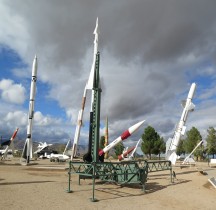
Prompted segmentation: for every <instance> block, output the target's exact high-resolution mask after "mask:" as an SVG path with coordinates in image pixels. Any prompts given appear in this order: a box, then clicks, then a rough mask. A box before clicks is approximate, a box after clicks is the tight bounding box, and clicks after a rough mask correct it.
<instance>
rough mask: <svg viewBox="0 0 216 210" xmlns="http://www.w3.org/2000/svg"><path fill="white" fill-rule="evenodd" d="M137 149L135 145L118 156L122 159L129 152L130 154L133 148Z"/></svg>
mask: <svg viewBox="0 0 216 210" xmlns="http://www.w3.org/2000/svg"><path fill="white" fill-rule="evenodd" d="M134 149H135V147H131V148H130V149H128V150H127V151H126V152H123V153H122V154H121V155H119V156H118V160H119V161H121V160H123V159H124V158H125V157H127V155H128V154H130V153H131V152H132V151H133V150H134Z"/></svg>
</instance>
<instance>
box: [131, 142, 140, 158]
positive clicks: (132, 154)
mask: <svg viewBox="0 0 216 210" xmlns="http://www.w3.org/2000/svg"><path fill="white" fill-rule="evenodd" d="M140 141H141V139H139V141H138V142H137V143H136V146H135V148H134V150H133V152H132V153H131V155H130V156H129V158H130V159H132V158H134V153H135V152H136V150H137V147H138V145H139V143H140Z"/></svg>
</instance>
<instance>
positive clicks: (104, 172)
mask: <svg viewBox="0 0 216 210" xmlns="http://www.w3.org/2000/svg"><path fill="white" fill-rule="evenodd" d="M99 61H100V54H99V52H98V53H97V56H96V63H95V77H94V78H95V79H94V87H93V90H94V100H93V119H92V121H91V125H90V126H92V129H91V133H90V136H89V144H90V145H89V148H90V151H89V152H90V154H88V155H91V157H90V158H88V159H86V160H87V161H85V159H84V162H75V161H70V162H69V171H68V175H69V177H68V181H69V183H68V189H67V192H72V190H71V174H78V175H79V184H80V179H87V178H90V179H92V198H91V201H92V202H95V201H97V199H96V198H95V182H96V179H100V180H101V181H104V182H112V183H117V184H120V185H125V184H141V185H142V190H143V192H145V184H146V181H147V176H148V172H152V171H161V170H170V176H171V182H172V166H171V162H170V161H145V160H142V161H124V162H103V160H102V161H101V160H99V159H100V158H99V139H100V133H99V131H100V99H101V88H100V78H99ZM90 139H91V140H90ZM90 159H91V160H92V161H89V162H88V160H90Z"/></svg>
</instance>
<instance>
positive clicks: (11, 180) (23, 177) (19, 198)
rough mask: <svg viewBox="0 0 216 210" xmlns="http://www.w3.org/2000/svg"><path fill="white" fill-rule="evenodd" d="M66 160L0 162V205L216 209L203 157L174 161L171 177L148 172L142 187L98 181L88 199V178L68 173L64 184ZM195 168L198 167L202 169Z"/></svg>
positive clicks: (211, 173) (212, 173)
mask: <svg viewBox="0 0 216 210" xmlns="http://www.w3.org/2000/svg"><path fill="white" fill-rule="evenodd" d="M67 167H68V163H53V162H49V160H37V161H32V162H31V164H30V165H28V166H22V165H20V164H19V159H13V160H8V161H1V162H0V205H1V207H0V208H1V209H4V210H10V209H16V210H19V209H22V210H25V209H26V210H31V209H37V210H38V209H39V210H43V209H52V210H55V209H64V210H67V209H82V210H85V209H103V210H104V209H109V210H110V209H112V210H114V209H124V210H127V209H129V210H132V209H148V210H151V209H159V208H160V209H166V210H169V209H181V210H182V209H188V210H193V209H196V210H197V209H205V210H214V209H216V188H214V187H213V186H212V185H211V184H210V182H209V181H208V179H209V178H211V177H216V168H210V167H209V166H208V164H207V163H199V162H198V163H197V164H196V166H193V167H185V168H180V167H179V165H178V164H177V165H176V166H175V167H173V170H174V171H175V173H176V179H175V180H174V183H171V182H170V174H169V171H161V172H151V173H149V174H148V181H147V184H146V193H143V192H142V187H141V186H128V187H122V186H119V185H115V184H109V183H102V182H100V181H97V182H96V190H95V198H96V199H97V200H98V202H91V198H92V181H91V180H81V185H78V175H76V174H75V175H72V179H71V180H72V183H71V190H72V193H67V190H68V174H67V171H66V170H65V168H67ZM197 168H198V169H202V170H203V171H204V174H202V173H200V172H199V171H198V170H197Z"/></svg>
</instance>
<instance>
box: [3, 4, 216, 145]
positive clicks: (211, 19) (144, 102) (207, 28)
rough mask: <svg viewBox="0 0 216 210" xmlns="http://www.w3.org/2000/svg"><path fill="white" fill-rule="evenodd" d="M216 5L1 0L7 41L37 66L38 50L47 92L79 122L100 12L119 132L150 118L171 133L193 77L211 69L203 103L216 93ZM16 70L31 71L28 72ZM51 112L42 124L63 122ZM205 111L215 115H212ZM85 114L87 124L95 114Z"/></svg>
mask: <svg viewBox="0 0 216 210" xmlns="http://www.w3.org/2000/svg"><path fill="white" fill-rule="evenodd" d="M215 6H216V2H214V1H211V0H206V1H205V2H204V1H202V0H189V1H184V0H183V1H171V0H164V1H161V0H154V1H152V0H147V1H142V0H134V1H133V2H131V1H123V0H119V1H109V2H108V1H105V0H102V1H100V2H98V1H96V0H92V1H73V2H71V1H68V0H64V1H63V3H62V2H59V1H57V0H52V1H51V0H48V1H41V0H38V1H37V2H33V1H30V0H28V1H26V2H25V4H23V3H22V1H20V0H17V1H13V2H12V1H1V3H0V12H1V20H0V25H1V28H2V30H1V32H0V43H1V44H2V45H4V46H8V47H10V48H11V49H13V50H14V51H15V52H16V53H17V54H19V56H20V57H21V58H22V60H23V63H26V64H27V66H28V68H27V69H28V71H29V72H30V71H31V65H32V61H33V58H34V54H37V56H38V64H39V65H38V82H41V83H45V84H47V85H48V86H49V90H48V91H49V92H48V94H47V98H51V99H53V100H55V101H56V102H57V103H58V104H59V108H60V109H62V110H64V111H65V113H66V115H67V117H68V119H72V122H73V125H74V124H75V123H76V120H77V113H78V110H79V109H80V107H81V100H82V95H83V90H84V86H85V83H86V81H87V79H88V76H89V72H90V68H91V64H92V54H93V40H94V36H93V34H92V33H93V31H94V27H95V20H96V17H97V16H98V17H99V31H100V34H99V49H100V55H101V59H100V76H101V83H102V96H101V121H102V120H103V119H105V117H106V116H108V117H109V121H110V123H109V124H110V129H111V134H112V135H113V136H118V134H119V133H121V131H124V129H125V128H127V127H129V126H130V125H133V124H135V123H136V122H138V121H140V120H142V119H146V124H150V125H153V126H155V127H156V128H158V129H159V130H160V132H161V134H162V135H168V134H170V133H172V132H173V128H172V127H173V125H174V124H176V123H177V122H178V120H179V118H180V117H179V115H180V114H181V108H180V107H178V106H177V105H178V104H180V100H181V99H186V97H187V91H188V90H189V87H190V83H191V82H196V79H197V77H200V76H203V75H205V76H206V77H207V78H208V79H209V80H211V85H209V84H205V87H203V85H202V84H198V87H197V93H200V96H198V95H197V96H196V97H197V98H199V103H201V104H202V102H200V100H208V99H209V98H211V97H212V95H213V88H212V87H213V86H215V85H216V81H215V77H213V75H214V73H215V69H216V67H215V61H214V60H215V58H216V45H215V44H214V43H215V37H216V30H215V28H216V27H215V26H216V18H215V9H214V8H215ZM39 14H40V15H39ZM206 66H210V67H209V68H208V67H206ZM13 72H14V75H15V76H17V77H18V78H26V75H24V74H23V72H22V71H18V70H17V69H15V70H14V71H13ZM210 78H211V79H210ZM12 84H13V83H12ZM201 88H203V89H205V90H201ZM4 91H6V89H4ZM4 91H3V89H1V95H2V99H3V92H4ZM5 94H6V93H5ZM37 94H40V93H37ZM12 95H13V94H12V93H11V97H9V96H8V95H7V94H6V95H4V100H6V99H5V97H6V98H7V100H9V98H10V100H14V101H18V99H15V98H16V97H17V95H18V94H17V95H16V96H13V97H12ZM89 95H90V94H88V100H87V103H86V105H87V106H86V112H88V111H89V106H90V96H89ZM14 97H15V98H14ZM182 97H183V98H182ZM19 100H20V103H22V102H23V99H19ZM21 101H22V102H21ZM197 106H199V104H197ZM178 108H179V109H178ZM178 114H179V115H178ZM50 117H51V118H49V117H47V116H46V114H45V113H43V111H42V110H40V112H38V113H36V114H35V118H36V124H37V123H38V125H43V126H51V125H52V123H56V124H55V125H53V127H54V128H56V127H55V126H57V124H58V123H59V122H58V120H57V121H55V120H54V121H52V120H53V118H54V119H55V117H54V116H50ZM204 117H205V119H206V121H207V120H208V117H209V114H207V115H204ZM51 119H52V120H51ZM189 119H190V118H189ZM84 121H85V123H86V124H87V122H88V114H85V115H84ZM62 122H63V121H62ZM62 122H61V123H62ZM193 122H194V121H193ZM194 123H195V122H194ZM197 125H199V128H200V129H204V128H205V126H206V125H204V124H203V125H202V124H200V123H199V124H197ZM63 126H64V125H62V126H59V127H58V129H59V130H61V129H62V130H63V132H62V134H63V133H67V134H68V135H72V134H70V129H68V131H66V130H65V129H64V128H63ZM71 126H72V125H71ZM65 127H67V126H65ZM67 128H68V127H67ZM199 128H198V129H199ZM72 130H74V126H73V128H72ZM59 136H60V135H59ZM86 136H87V132H85V133H84V134H83V136H82V140H83V141H84V139H85V138H86Z"/></svg>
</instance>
